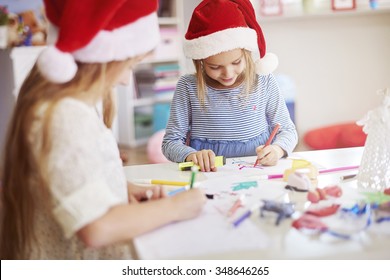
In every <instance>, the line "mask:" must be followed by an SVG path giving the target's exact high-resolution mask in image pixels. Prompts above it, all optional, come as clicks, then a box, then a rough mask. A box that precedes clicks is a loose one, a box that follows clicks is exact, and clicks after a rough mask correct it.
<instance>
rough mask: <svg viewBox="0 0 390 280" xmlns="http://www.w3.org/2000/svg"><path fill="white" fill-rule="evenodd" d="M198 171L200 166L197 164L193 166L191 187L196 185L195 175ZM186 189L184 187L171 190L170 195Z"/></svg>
mask: <svg viewBox="0 0 390 280" xmlns="http://www.w3.org/2000/svg"><path fill="white" fill-rule="evenodd" d="M197 173H198V166H196V165H194V166H192V167H191V178H190V189H192V188H193V187H194V184H195V177H196V174H197ZM185 190H186V187H182V188H180V189H177V190H174V191H171V192H169V193H168V196H173V195H175V194H177V193H179V192H182V191H185Z"/></svg>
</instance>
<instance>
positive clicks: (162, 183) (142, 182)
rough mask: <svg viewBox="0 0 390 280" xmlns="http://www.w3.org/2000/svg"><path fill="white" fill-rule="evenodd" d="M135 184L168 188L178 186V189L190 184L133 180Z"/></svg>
mask: <svg viewBox="0 0 390 280" xmlns="http://www.w3.org/2000/svg"><path fill="white" fill-rule="evenodd" d="M133 183H135V184H151V185H167V186H177V187H184V186H186V185H188V182H181V181H169V180H158V179H136V180H133Z"/></svg>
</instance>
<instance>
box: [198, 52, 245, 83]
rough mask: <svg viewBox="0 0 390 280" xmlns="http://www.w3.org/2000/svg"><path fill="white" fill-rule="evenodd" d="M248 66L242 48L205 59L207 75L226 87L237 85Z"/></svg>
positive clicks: (204, 65) (204, 64)
mask: <svg viewBox="0 0 390 280" xmlns="http://www.w3.org/2000/svg"><path fill="white" fill-rule="evenodd" d="M245 66H246V63H245V59H244V56H243V52H242V50H241V49H235V50H232V51H227V52H223V53H220V54H216V55H213V56H210V57H208V58H206V59H204V60H203V67H204V71H205V72H206V74H207V76H209V77H210V78H211V79H213V80H215V81H217V82H218V83H220V84H221V85H223V86H225V87H231V86H235V83H236V81H237V78H238V76H239V75H240V74H241V73H242V72H243V71H244V69H245Z"/></svg>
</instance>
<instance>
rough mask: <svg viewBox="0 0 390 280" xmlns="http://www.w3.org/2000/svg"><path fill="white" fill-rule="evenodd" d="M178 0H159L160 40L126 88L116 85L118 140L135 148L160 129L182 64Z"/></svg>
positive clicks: (167, 114) (179, 2)
mask: <svg viewBox="0 0 390 280" xmlns="http://www.w3.org/2000/svg"><path fill="white" fill-rule="evenodd" d="M182 5H183V3H182V1H180V0H162V1H160V2H159V7H160V8H159V11H158V12H159V16H160V18H159V24H160V34H161V41H160V44H159V45H158V46H157V48H156V49H155V50H154V52H153V53H151V54H150V55H149V56H148V57H146V58H145V59H144V60H143V61H142V62H141V63H140V64H139V65H137V66H136V67H135V69H134V75H133V77H132V82H131V84H130V85H129V86H128V87H118V93H119V94H118V100H119V102H118V142H119V144H120V145H123V146H129V147H136V146H139V145H143V144H146V143H147V141H148V140H149V138H150V137H151V136H152V135H153V133H155V132H157V131H158V130H160V129H164V128H165V126H166V123H167V121H168V117H169V108H170V102H171V100H172V96H173V92H174V90H175V87H176V83H177V81H178V79H179V76H180V74H181V69H182V68H183V67H182V65H183V64H184V62H183V59H184V56H183V52H182V47H181V40H182V38H181V37H182V35H181V34H182V32H181V22H182V20H181V19H182V16H181V14H182Z"/></svg>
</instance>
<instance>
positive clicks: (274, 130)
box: [253, 123, 280, 167]
mask: <svg viewBox="0 0 390 280" xmlns="http://www.w3.org/2000/svg"><path fill="white" fill-rule="evenodd" d="M279 128H280V124H279V123H277V124H276V125H275V127H274V129H273V130H272V132H271V135H270V136H269V138H268V140H267V142H265V144H264V147H267V146H269V145H271V142H272V140H273V139H274V137H275V135H276V133H278V131H279ZM264 147H263V148H264ZM258 164H259V159H256V162H255V164H254V165H253V167H255V166H256V165H258Z"/></svg>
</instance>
